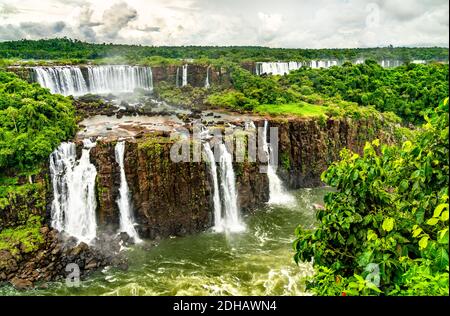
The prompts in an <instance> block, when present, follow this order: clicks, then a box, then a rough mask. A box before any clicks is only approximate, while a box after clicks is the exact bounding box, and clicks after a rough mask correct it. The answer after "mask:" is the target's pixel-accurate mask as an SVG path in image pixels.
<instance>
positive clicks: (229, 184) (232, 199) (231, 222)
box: [219, 143, 245, 232]
mask: <svg viewBox="0 0 450 316" xmlns="http://www.w3.org/2000/svg"><path fill="white" fill-rule="evenodd" d="M219 148H220V178H221V183H220V184H221V188H222V194H223V202H224V208H225V216H224V218H223V225H224V227H225V229H226V230H227V231H230V232H241V231H244V230H245V225H244V224H243V223H242V222H241V219H240V214H239V207H238V203H237V192H236V177H235V175H234V170H233V156H232V155H231V154H230V153H229V152H228V150H227V147H226V146H225V144H223V143H222V144H220V145H219Z"/></svg>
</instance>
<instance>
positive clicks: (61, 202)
mask: <svg viewBox="0 0 450 316" xmlns="http://www.w3.org/2000/svg"><path fill="white" fill-rule="evenodd" d="M83 145H84V146H83V150H82V154H81V158H80V159H79V160H78V161H77V160H76V147H75V144H74V143H62V144H61V145H60V146H59V147H58V148H57V149H56V150H55V151H54V152H53V153H52V154H51V155H50V175H51V179H52V186H53V202H52V207H51V217H52V220H51V224H52V226H53V227H55V228H56V229H58V230H60V231H64V232H66V233H67V234H69V235H71V236H74V237H76V238H77V239H78V240H79V241H83V242H86V243H89V242H91V241H92V240H93V239H94V238H95V237H96V235H97V222H96V215H95V210H96V208H97V202H96V197H95V178H96V176H97V170H96V169H95V166H94V165H93V164H91V162H90V160H89V158H90V151H91V148H93V147H95V143H92V142H91V141H90V140H89V139H85V140H84V141H83Z"/></svg>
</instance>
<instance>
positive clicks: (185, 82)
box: [181, 64, 188, 87]
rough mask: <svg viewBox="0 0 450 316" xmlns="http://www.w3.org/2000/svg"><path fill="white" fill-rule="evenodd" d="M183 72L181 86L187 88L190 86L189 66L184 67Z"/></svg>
mask: <svg viewBox="0 0 450 316" xmlns="http://www.w3.org/2000/svg"><path fill="white" fill-rule="evenodd" d="M182 70H183V71H182V75H183V77H182V81H181V86H182V87H184V86H186V85H187V84H188V82H187V76H188V72H187V71H188V65H187V64H185V65H183V69H182Z"/></svg>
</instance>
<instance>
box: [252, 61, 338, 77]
mask: <svg viewBox="0 0 450 316" xmlns="http://www.w3.org/2000/svg"><path fill="white" fill-rule="evenodd" d="M303 65H304V64H303V63H301V62H297V61H289V62H258V63H256V70H255V73H256V74H257V75H258V76H260V75H263V74H272V75H279V76H283V75H286V74H288V73H290V72H291V71H294V70H297V69H300V68H301V67H302V66H303ZM306 65H308V66H309V67H311V68H329V67H331V66H336V65H338V61H337V60H310V61H309V62H307V63H306Z"/></svg>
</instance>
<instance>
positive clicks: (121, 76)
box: [87, 65, 153, 93]
mask: <svg viewBox="0 0 450 316" xmlns="http://www.w3.org/2000/svg"><path fill="white" fill-rule="evenodd" d="M87 70H88V80H89V87H90V92H91V93H110V92H133V90H134V89H135V88H140V89H145V90H153V74H152V69H151V68H150V67H140V66H125V65H118V66H116V65H109V66H88V67H87Z"/></svg>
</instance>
